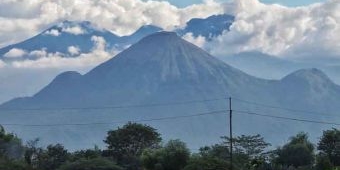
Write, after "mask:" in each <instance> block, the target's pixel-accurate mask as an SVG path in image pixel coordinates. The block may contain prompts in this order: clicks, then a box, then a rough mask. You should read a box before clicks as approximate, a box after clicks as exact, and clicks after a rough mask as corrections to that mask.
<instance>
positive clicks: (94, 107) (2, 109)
mask: <svg viewBox="0 0 340 170" xmlns="http://www.w3.org/2000/svg"><path fill="white" fill-rule="evenodd" d="M226 99H227V98H215V99H205V100H190V101H181V102H169V103H151V104H138V105H121V106H93V107H69V108H22V109H20V108H19V109H15V108H13V109H12V108H0V112H4V111H63V110H108V109H129V108H147V107H159V106H174V105H188V104H194V103H204V102H213V101H219V100H226ZM59 113H60V112H58V113H57V114H59ZM15 114H39V113H22V112H21V113H15ZM44 114H46V113H44ZM51 114H53V113H51Z"/></svg>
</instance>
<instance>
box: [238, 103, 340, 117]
mask: <svg viewBox="0 0 340 170" xmlns="http://www.w3.org/2000/svg"><path fill="white" fill-rule="evenodd" d="M233 99H235V100H237V101H240V102H243V103H248V104H252V105H257V106H262V107H266V108H272V109H280V110H286V111H290V112H296V113H305V114H312V115H322V116H335V117H340V116H339V115H336V114H327V113H323V112H315V111H309V110H298V109H291V108H285V107H279V106H272V105H267V104H262V103H257V102H251V101H247V100H243V99H238V98H233Z"/></svg>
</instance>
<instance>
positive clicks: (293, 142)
mask: <svg viewBox="0 0 340 170" xmlns="http://www.w3.org/2000/svg"><path fill="white" fill-rule="evenodd" d="M276 156H277V157H276V158H275V162H276V163H278V164H281V165H283V166H286V167H290V166H294V167H295V168H298V167H311V166H312V165H313V163H314V145H313V144H312V143H311V142H310V141H309V140H308V135H307V134H306V133H299V134H297V135H296V136H294V137H291V139H290V141H289V142H288V143H287V144H286V145H284V146H283V147H282V148H279V149H277V151H276Z"/></svg>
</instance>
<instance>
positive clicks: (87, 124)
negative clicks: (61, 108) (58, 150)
mask: <svg viewBox="0 0 340 170" xmlns="http://www.w3.org/2000/svg"><path fill="white" fill-rule="evenodd" d="M227 111H228V110H219V111H212V112H206V113H199V114H192V115H183V116H171V117H162V118H152V119H141V120H135V121H131V120H130V122H136V123H141V122H153V121H162V120H171V119H183V118H190V117H200V116H206V115H215V114H222V113H223V114H226V112H227ZM126 122H129V121H116V122H93V123H60V124H15V123H13V124H12V123H6V124H1V123H0V125H3V126H23V127H53V126H91V125H111V124H120V123H126Z"/></svg>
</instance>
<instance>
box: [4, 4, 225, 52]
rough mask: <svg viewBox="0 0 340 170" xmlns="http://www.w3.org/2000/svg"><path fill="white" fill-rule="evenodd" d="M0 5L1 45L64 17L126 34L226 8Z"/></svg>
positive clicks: (23, 37) (21, 37) (169, 27)
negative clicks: (146, 25) (147, 26)
mask: <svg viewBox="0 0 340 170" xmlns="http://www.w3.org/2000/svg"><path fill="white" fill-rule="evenodd" d="M0 9H1V10H0V47H1V46H4V45H8V44H11V43H14V42H18V41H21V40H24V39H27V38H30V37H32V36H34V35H36V34H37V33H39V32H40V31H42V30H44V29H46V28H48V27H49V26H51V25H52V24H55V23H57V22H60V21H63V20H79V21H85V20H86V21H91V22H92V23H94V24H95V25H97V26H100V27H104V28H106V29H108V30H111V31H112V32H114V33H117V34H119V35H127V34H130V33H132V32H133V31H135V30H136V29H138V28H139V27H141V26H142V25H145V24H154V25H156V26H160V27H162V28H165V29H171V28H173V27H174V26H177V25H179V26H184V24H185V23H186V22H187V21H188V20H189V19H191V18H196V17H202V18H203V17H208V16H210V15H213V14H219V13H222V12H223V6H222V5H220V4H219V3H216V2H214V1H212V0H208V1H206V2H205V3H203V4H198V5H192V6H189V7H186V8H178V7H175V6H173V5H171V4H170V3H168V2H166V1H162V2H159V1H146V2H145V1H142V0H105V1H104V0H100V1H95V0H72V1H70V0H58V1H55V0H30V1H22V0H3V1H0ZM74 31H75V30H73V31H71V32H74ZM75 32H78V33H80V32H81V31H79V30H76V31H75ZM54 33H55V32H54ZM54 35H56V34H54Z"/></svg>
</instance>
